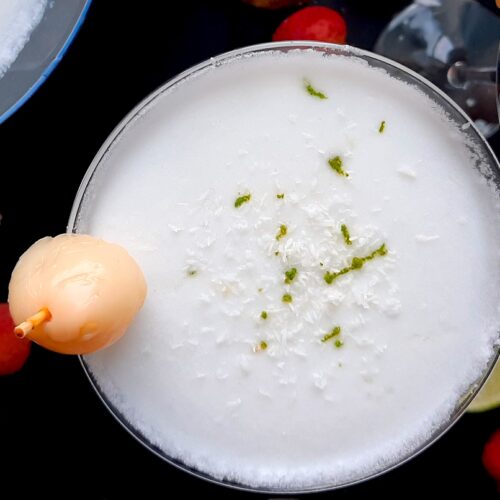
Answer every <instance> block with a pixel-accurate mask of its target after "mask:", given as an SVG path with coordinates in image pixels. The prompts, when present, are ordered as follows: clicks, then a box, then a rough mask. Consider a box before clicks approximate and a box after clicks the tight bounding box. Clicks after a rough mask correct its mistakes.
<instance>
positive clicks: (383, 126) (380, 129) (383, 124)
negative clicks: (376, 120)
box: [378, 120, 385, 134]
mask: <svg viewBox="0 0 500 500" xmlns="http://www.w3.org/2000/svg"><path fill="white" fill-rule="evenodd" d="M384 130H385V120H382V122H381V123H380V127H379V128H378V131H379V133H381V134H382V133H383V132H384Z"/></svg>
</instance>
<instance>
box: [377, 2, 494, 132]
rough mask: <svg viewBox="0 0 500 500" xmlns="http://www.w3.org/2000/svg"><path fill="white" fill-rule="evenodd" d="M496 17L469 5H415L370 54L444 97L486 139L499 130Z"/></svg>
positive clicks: (438, 3)
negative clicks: (423, 80) (406, 70)
mask: <svg viewBox="0 0 500 500" xmlns="http://www.w3.org/2000/svg"><path fill="white" fill-rule="evenodd" d="M499 38H500V17H499V16H498V15H495V14H494V13H493V12H491V11H489V10H488V9H486V8H485V7H483V6H482V5H481V4H479V3H478V2H476V1H475V0H415V1H414V2H413V3H412V4H411V5H410V6H409V7H407V8H406V9H404V10H403V11H402V12H400V13H399V14H398V15H397V16H396V17H395V18H394V19H393V20H392V21H391V23H390V24H389V25H388V26H387V28H386V29H385V30H384V31H383V33H382V34H381V35H380V37H379V39H378V40H377V43H376V45H375V52H377V53H379V54H382V55H384V56H386V57H389V58H390V59H393V60H395V61H398V62H400V63H402V64H404V65H405V66H408V67H409V68H411V69H413V70H414V71H416V72H417V73H420V74H421V75H422V76H424V77H425V78H427V79H428V80H430V81H431V82H432V83H434V84H435V85H437V86H438V87H439V88H441V90H443V91H444V92H446V93H447V94H448V95H449V96H450V97H451V98H452V99H453V100H454V101H456V102H457V103H458V104H459V105H460V107H461V108H462V109H463V110H464V111H465V112H466V113H467V114H468V115H469V116H470V117H471V118H472V119H473V120H474V121H475V123H476V125H477V127H478V128H479V129H480V131H481V132H482V133H483V134H484V135H485V136H486V137H490V136H491V135H493V134H494V133H495V132H496V131H497V130H498V128H499V124H498V121H499V116H498V111H497V110H498V107H497V101H498V92H499V88H498V59H497V57H498V56H497V54H498V50H499V46H498V43H499Z"/></svg>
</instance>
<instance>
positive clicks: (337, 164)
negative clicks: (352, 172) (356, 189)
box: [328, 156, 349, 177]
mask: <svg viewBox="0 0 500 500" xmlns="http://www.w3.org/2000/svg"><path fill="white" fill-rule="evenodd" d="M342 164H343V162H342V158H341V157H340V156H334V157H332V158H330V159H329V160H328V165H330V167H332V170H335V172H337V174H339V175H342V176H344V177H349V174H348V173H347V172H346V171H345V170H344V168H343V167H342Z"/></svg>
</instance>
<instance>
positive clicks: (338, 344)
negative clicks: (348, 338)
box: [335, 339, 344, 349]
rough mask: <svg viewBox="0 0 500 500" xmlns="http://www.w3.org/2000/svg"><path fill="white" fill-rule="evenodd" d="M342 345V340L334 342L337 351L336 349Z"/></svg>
mask: <svg viewBox="0 0 500 500" xmlns="http://www.w3.org/2000/svg"><path fill="white" fill-rule="evenodd" d="M343 345H344V342H342V340H340V339H337V340H336V341H335V347H336V348H337V349H338V348H340V347H342V346H343Z"/></svg>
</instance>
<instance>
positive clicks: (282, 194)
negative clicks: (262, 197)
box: [276, 193, 285, 200]
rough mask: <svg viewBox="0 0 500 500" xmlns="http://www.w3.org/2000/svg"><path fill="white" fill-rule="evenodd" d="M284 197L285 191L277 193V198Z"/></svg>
mask: <svg viewBox="0 0 500 500" xmlns="http://www.w3.org/2000/svg"><path fill="white" fill-rule="evenodd" d="M284 197H285V193H279V194H277V195H276V198H278V200H282V199H283V198H284Z"/></svg>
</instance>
